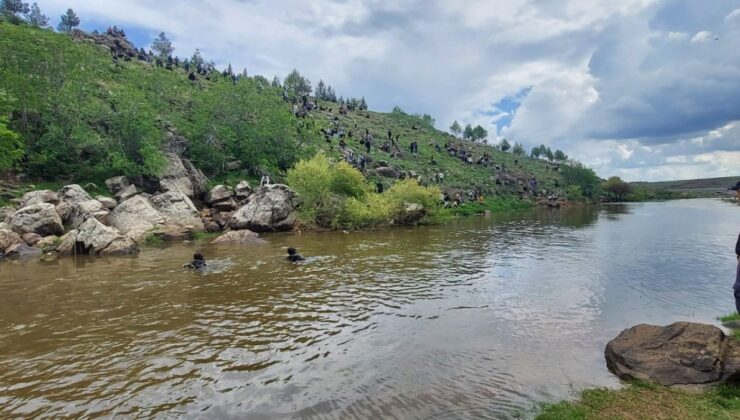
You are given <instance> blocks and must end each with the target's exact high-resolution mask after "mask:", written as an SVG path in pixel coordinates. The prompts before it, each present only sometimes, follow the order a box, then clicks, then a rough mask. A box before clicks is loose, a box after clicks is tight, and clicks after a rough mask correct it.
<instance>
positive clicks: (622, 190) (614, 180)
mask: <svg viewBox="0 0 740 420" xmlns="http://www.w3.org/2000/svg"><path fill="white" fill-rule="evenodd" d="M601 188H602V189H603V190H604V191H605V192H606V193H607V195H609V197H610V198H612V199H613V200H615V201H623V200H624V198H625V196H626V195H627V194H629V193H630V192H631V191H632V186H631V185H630V184H628V183H626V182H624V181H622V178H620V177H618V176H613V177H610V178H609V179H607V180H606V181H605V182H604V183H603V184H601Z"/></svg>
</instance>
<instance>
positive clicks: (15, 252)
mask: <svg viewBox="0 0 740 420" xmlns="http://www.w3.org/2000/svg"><path fill="white" fill-rule="evenodd" d="M39 255H41V250H40V249H38V248H33V247H30V246H28V245H26V244H25V243H21V244H15V245H11V246H10V247H8V249H6V250H5V256H6V257H7V258H30V257H37V256H39Z"/></svg>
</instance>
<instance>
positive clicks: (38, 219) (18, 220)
mask: <svg viewBox="0 0 740 420" xmlns="http://www.w3.org/2000/svg"><path fill="white" fill-rule="evenodd" d="M8 224H9V225H10V226H11V228H12V229H13V231H15V232H17V233H19V234H21V235H22V234H25V233H37V234H39V235H41V236H49V235H62V234H64V226H62V219H61V218H60V217H59V215H58V214H57V212H56V209H55V208H54V205H53V204H50V203H39V204H34V205H31V206H28V207H23V208H22V209H20V210H18V211H17V212H15V213H13V215H12V216H10V218H9V220H8Z"/></svg>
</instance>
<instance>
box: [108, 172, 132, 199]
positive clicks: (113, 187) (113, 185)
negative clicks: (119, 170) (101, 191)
mask: <svg viewBox="0 0 740 420" xmlns="http://www.w3.org/2000/svg"><path fill="white" fill-rule="evenodd" d="M130 185H131V181H129V180H128V178H126V177H125V176H114V177H113V178H108V179H106V180H105V186H106V187H108V191H110V193H111V194H113V195H116V194H118V193H119V192H121V191H123V190H124V189H126V188H127V187H129V186H130Z"/></svg>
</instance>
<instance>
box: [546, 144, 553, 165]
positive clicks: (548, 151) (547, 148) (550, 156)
mask: <svg viewBox="0 0 740 420" xmlns="http://www.w3.org/2000/svg"><path fill="white" fill-rule="evenodd" d="M545 156H546V157H547V160H549V161H551V162H552V161H553V159H555V155H554V154H553V153H552V150H550V147H549V146H548V147H545Z"/></svg>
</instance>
